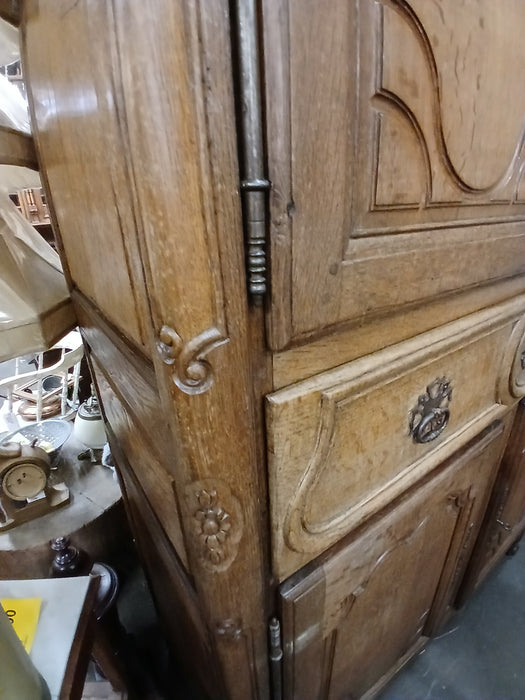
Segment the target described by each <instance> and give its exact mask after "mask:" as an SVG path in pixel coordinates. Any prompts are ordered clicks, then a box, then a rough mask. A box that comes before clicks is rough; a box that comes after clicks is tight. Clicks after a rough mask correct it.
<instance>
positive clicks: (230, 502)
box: [186, 479, 243, 571]
mask: <svg viewBox="0 0 525 700" xmlns="http://www.w3.org/2000/svg"><path fill="white" fill-rule="evenodd" d="M186 500H187V502H188V505H189V508H190V512H191V514H192V519H193V523H192V525H193V526H192V532H193V537H194V544H195V551H196V553H197V557H198V559H199V561H200V562H201V564H202V565H203V566H205V567H206V568H208V569H212V570H213V571H225V570H226V569H228V568H229V566H230V565H231V563H232V562H233V560H234V559H235V557H236V555H237V550H238V545H239V541H240V539H241V535H242V529H243V524H242V511H241V508H240V504H239V502H238V500H237V499H236V498H235V497H234V496H233V494H232V493H231V491H230V489H229V488H228V487H227V486H226V485H225V484H224V483H223V482H221V481H220V480H214V479H205V480H202V481H198V482H194V483H193V484H191V485H190V486H189V487H187V488H186Z"/></svg>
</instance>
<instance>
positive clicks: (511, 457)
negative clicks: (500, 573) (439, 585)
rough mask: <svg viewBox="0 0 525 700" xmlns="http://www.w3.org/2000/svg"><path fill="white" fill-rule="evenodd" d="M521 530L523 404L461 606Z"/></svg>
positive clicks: (524, 520) (524, 519)
mask: <svg viewBox="0 0 525 700" xmlns="http://www.w3.org/2000/svg"><path fill="white" fill-rule="evenodd" d="M524 530H525V401H522V402H521V403H520V404H519V405H518V407H517V412H516V417H515V420H514V423H513V425H512V432H511V435H510V438H509V440H508V442H507V446H506V448H505V453H504V455H503V459H502V462H501V467H500V470H499V472H498V476H497V478H496V483H495V485H494V489H493V491H492V496H491V499H490V502H489V505H488V507H487V512H486V514H485V518H484V521H483V525H482V526H481V530H480V533H479V537H478V540H477V542H476V546H475V547H474V551H473V554H472V558H471V560H470V563H469V566H468V570H467V573H466V575H465V579H464V581H463V584H462V587H461V590H460V594H459V602H460V603H462V602H463V601H464V600H465V599H466V598H467V597H468V596H469V595H470V594H471V593H472V592H473V591H474V590H475V589H476V588H477V586H478V585H479V584H480V583H481V582H482V581H483V580H484V579H485V577H486V576H487V575H488V574H489V572H490V571H491V570H492V569H493V568H494V566H495V565H496V564H497V563H498V561H499V560H500V559H501V558H502V557H503V555H504V554H505V552H507V551H508V550H509V549H510V547H511V546H512V545H513V544H514V543H515V542H516V540H518V539H519V538H520V537H521V536H522V534H523V531H524Z"/></svg>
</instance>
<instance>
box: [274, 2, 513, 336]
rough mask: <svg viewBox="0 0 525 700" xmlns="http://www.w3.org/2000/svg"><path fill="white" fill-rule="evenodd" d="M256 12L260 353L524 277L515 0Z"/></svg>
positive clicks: (284, 6)
mask: <svg viewBox="0 0 525 700" xmlns="http://www.w3.org/2000/svg"><path fill="white" fill-rule="evenodd" d="M262 6H263V36H264V42H265V45H266V46H267V47H268V48H269V49H271V50H266V51H265V52H264V57H265V89H266V109H267V143H268V154H269V159H268V160H269V164H268V168H269V178H270V180H271V182H272V192H271V240H272V243H271V245H272V250H271V256H272V301H271V321H270V326H271V337H272V343H273V347H274V348H282V347H285V346H286V344H287V343H289V342H290V341H294V340H295V341H297V340H300V339H301V338H303V339H304V338H310V337H312V335H316V334H318V333H319V332H320V331H321V330H322V329H323V328H328V327H330V328H333V327H334V326H336V325H338V324H341V323H342V322H348V321H350V320H352V319H358V318H362V317H363V316H367V315H372V314H376V313H377V312H381V313H383V314H384V313H386V312H395V311H401V309H404V308H407V307H409V306H410V307H413V305H414V304H417V303H420V302H423V301H426V302H428V301H430V300H433V299H437V298H439V297H442V296H443V295H444V294H449V293H452V292H454V291H455V290H458V289H460V288H470V289H473V288H474V287H476V286H477V285H480V284H482V283H486V282H487V281H492V282H495V281H496V280H498V279H500V280H502V279H504V278H508V277H510V276H513V275H516V274H517V273H523V271H524V269H525V253H524V251H525V244H524V240H523V238H524V236H525V232H524V230H523V226H522V224H521V223H520V221H522V220H523V218H524V215H525V181H524V180H523V177H522V174H523V172H524V169H523V163H524V150H523V143H524V141H523V137H524V126H523V124H524V116H525V92H524V91H523V89H522V85H521V81H522V75H523V72H524V71H525V47H524V44H523V40H522V37H523V31H524V29H525V11H524V8H523V3H522V2H521V0H509V1H508V2H507V3H506V4H505V12H502V11H501V7H500V6H499V4H498V3H494V2H492V0H465V1H464V2H461V3H458V2H457V0H440V2H439V3H437V2H428V1H427V0H408V1H406V0H377V1H376V2H372V1H371V0H357V1H356V2H347V1H346V0H334V1H333V2H330V3H319V2H315V1H313V0H263V2H262ZM494 56H497V60H494Z"/></svg>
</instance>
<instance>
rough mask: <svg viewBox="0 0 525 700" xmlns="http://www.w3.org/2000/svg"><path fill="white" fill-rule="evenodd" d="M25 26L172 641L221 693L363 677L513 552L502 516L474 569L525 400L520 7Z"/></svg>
mask: <svg viewBox="0 0 525 700" xmlns="http://www.w3.org/2000/svg"><path fill="white" fill-rule="evenodd" d="M2 11H3V12H4V15H5V16H7V17H8V18H9V19H10V20H11V21H13V16H12V13H11V12H7V10H2V8H1V7H0V12H2ZM6 12H7V15H6V14H5V13H6ZM20 27H21V35H22V43H23V63H24V75H25V76H26V77H27V82H28V85H27V88H28V95H29V98H30V108H31V118H32V124H33V129H34V140H35V144H36V147H37V153H38V157H39V160H40V165H41V172H42V177H43V182H44V186H45V190H46V199H47V201H48V204H49V208H50V216H51V220H52V222H53V227H54V230H55V233H56V236H57V240H58V247H59V248H60V251H61V255H62V259H63V262H64V267H65V272H66V276H67V279H68V283H69V285H70V288H71V291H72V297H73V300H74V303H75V307H76V311H77V316H78V320H79V324H80V327H81V331H82V335H83V339H84V343H85V345H86V354H87V357H88V359H89V362H90V366H91V369H92V372H93V375H94V380H95V383H96V387H97V392H98V394H99V397H100V400H101V405H102V410H103V413H104V418H105V420H106V423H107V426H108V434H109V435H110V441H111V443H112V446H113V450H114V452H115V455H116V456H117V461H118V468H119V470H120V477H121V482H122V486H123V491H124V497H125V502H126V503H127V507H128V514H129V517H130V521H131V523H132V526H133V528H134V531H135V534H136V539H137V542H138V545H139V547H140V550H141V552H142V556H143V559H144V561H145V565H146V568H147V570H148V575H149V578H150V581H151V585H152V589H153V592H154V595H155V597H156V600H157V605H158V609H159V612H160V613H161V619H162V622H163V624H164V625H165V627H166V629H167V632H168V637H169V639H170V640H171V642H170V643H171V646H172V648H173V649H174V650H176V652H177V653H179V654H181V655H183V657H184V660H185V666H186V667H187V668H188V669H189V670H190V671H191V673H192V675H193V677H194V679H195V680H196V682H197V684H198V685H200V686H201V689H202V692H203V693H204V694H205V695H206V697H209V698H212V699H213V700H219V699H220V700H225V699H226V698H227V699H228V700H248V699H250V700H251V699H252V698H253V699H254V700H267V699H268V698H269V697H270V696H271V695H273V698H274V699H275V700H280V699H281V697H284V699H285V700H305V699H306V698H310V697H312V698H314V697H315V698H343V697H359V696H361V695H363V694H364V695H366V694H368V695H371V694H373V693H374V692H375V691H374V688H377V687H379V685H380V684H381V683H382V682H383V681H384V679H385V678H386V677H387V676H388V675H389V674H391V673H392V672H393V670H395V669H396V668H397V667H398V666H399V665H400V664H401V663H403V661H404V660H406V659H407V658H408V657H409V656H410V654H411V653H413V652H414V650H415V649H417V648H419V646H420V645H421V644H423V643H424V641H425V640H426V639H427V638H428V636H429V635H430V634H433V633H434V632H435V631H436V630H437V629H438V628H439V625H440V624H441V623H442V621H443V620H444V619H446V617H447V616H448V615H449V614H451V613H452V610H453V606H454V604H455V601H456V600H457V596H458V591H459V590H460V587H461V586H462V587H461V591H462V592H463V593H464V592H466V591H468V590H469V586H470V588H472V586H473V585H475V583H476V582H477V581H478V580H481V578H482V575H484V573H483V572H484V571H485V570H486V569H487V570H488V567H489V566H491V565H492V563H493V562H494V561H496V559H497V557H498V556H499V552H500V551H501V548H503V547H504V546H505V545H506V539H505V538H503V539H502V540H501V542H500V541H499V540H498V542H497V543H495V544H487V542H490V543H494V542H495V541H494V539H493V534H491V533H493V532H494V530H493V529H492V530H491V527H493V526H489V525H488V524H487V523H488V522H489V521H488V520H486V521H485V524H484V525H483V527H482V529H481V534H480V536H479V539H478V544H477V545H476V552H475V554H474V556H473V558H472V563H471V564H469V562H468V560H469V558H470V554H471V552H472V548H473V547H474V543H475V541H476V537H477V534H478V530H479V529H480V524H481V522H482V520H483V517H484V511H485V508H486V505H487V503H488V502H489V498H491V500H490V505H489V507H488V511H487V512H488V513H489V515H488V516H487V518H489V517H492V516H490V514H491V513H492V514H493V515H494V513H495V514H496V516H497V518H496V519H501V520H502V522H505V523H511V521H512V522H513V523H514V522H515V523H516V525H514V527H515V528H516V530H519V529H520V528H521V527H522V521H521V520H520V518H521V515H520V514H519V513H521V500H520V499H521V495H520V496H518V495H517V494H518V492H519V493H521V491H520V487H518V486H516V490H514V486H513V484H515V483H516V484H517V482H518V481H520V479H521V475H520V472H519V468H517V467H516V468H514V467H512V468H511V467H510V466H508V465H507V462H505V461H504V465H503V470H502V471H501V473H500V474H501V475H500V477H499V478H498V481H497V482H496V484H497V485H496V489H495V491H494V493H493V494H492V496H491V492H492V485H493V481H494V478H495V474H496V470H497V468H498V463H499V459H500V456H501V453H502V450H503V448H504V447H505V444H506V442H507V437H508V433H509V430H510V426H511V422H512V420H513V415H514V413H513V412H514V407H515V406H516V404H517V403H518V402H519V400H520V399H521V398H522V397H523V396H524V395H525V369H524V368H525V361H524V359H523V358H524V353H525V319H524V314H525V233H524V231H525V229H524V226H523V222H524V220H525V186H524V183H523V174H524V173H525V151H524V146H523V143H524V135H523V123H524V115H525V96H524V95H525V93H524V92H523V90H522V86H521V83H520V81H521V76H522V75H523V72H524V70H525V49H524V47H523V41H522V37H523V31H524V29H525V15H524V12H523V3H522V2H521V0H508V3H507V6H506V8H505V12H501V9H500V8H499V7H498V6H497V3H494V2H491V1H490V0H465V1H464V2H457V1H456V0H440V1H439V2H434V3H430V2H426V1H425V0H357V1H356V2H348V1H347V0H333V1H331V2H329V3H327V2H320V1H315V0H236V1H234V2H229V1H228V0H216V1H215V2H205V1H204V0H155V2H153V1H152V0H148V1H147V2H144V0H141V1H140V2H139V0H113V2H111V3H100V2H95V1H94V0H78V1H77V2H71V1H70V0H38V1H37V0H25V1H24V2H23V3H22V11H21V16H20ZM517 420H518V423H517V424H516V425H517V426H519V425H521V424H522V421H523V418H522V412H521V409H520V413H519V417H518V419H517ZM520 421H521V422H520ZM518 432H519V427H516V428H515V429H514V434H515V435H516V434H517V433H518ZM515 439H517V440H518V441H519V438H514V437H513V438H512V440H511V442H510V443H509V448H508V450H511V451H512V450H514V451H515V454H517V453H516V450H517V449H518V448H515V447H512V445H515V444H518V443H517V442H515ZM520 444H521V443H520ZM507 454H508V453H507ZM513 460H514V462H516V463H518V462H519V460H521V457H520V458H519V460H518V459H517V457H515V458H513ZM514 462H513V464H514ZM520 464H521V462H520ZM506 465H507V466H506ZM505 483H508V484H512V486H509V490H508V498H507V495H506V494H507V491H506V489H507V486H505V485H503V484H505ZM502 489H503V491H502ZM502 493H503V494H505V498H506V499H507V500H506V505H503V506H502V503H503V500H502V499H503V496H502ZM511 494H512V495H511ZM514 494H516V495H514ZM500 511H501V512H500ZM497 532H498V533H499V532H500V530H498V531H497ZM494 547H495V549H494ZM491 548H492V549H491ZM496 550H497V552H498V554H496ZM492 551H493V552H494V555H493V554H492V553H489V554H487V552H492ZM467 569H468V571H469V573H468V574H467V578H466V579H465V584H463V585H462V583H461V582H462V578H463V574H464V572H465V570H467ZM469 582H470V583H469ZM463 593H461V594H460V597H461V595H462V594H463ZM274 617H275V618H277V622H273V623H272V625H271V629H272V634H271V643H270V646H269V644H268V623H269V621H270V619H271V618H274ZM279 623H280V625H281V628H282V638H281V639H280V638H279V634H278V628H279ZM281 678H282V679H283V682H282V683H281ZM348 694H350V695H348Z"/></svg>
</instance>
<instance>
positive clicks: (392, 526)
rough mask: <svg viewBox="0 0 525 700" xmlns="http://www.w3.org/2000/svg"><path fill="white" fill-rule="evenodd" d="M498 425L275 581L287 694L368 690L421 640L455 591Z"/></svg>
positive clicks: (494, 456) (303, 698) (497, 447)
mask: <svg viewBox="0 0 525 700" xmlns="http://www.w3.org/2000/svg"><path fill="white" fill-rule="evenodd" d="M505 433H506V431H505V424H504V422H500V421H498V422H496V423H494V424H493V425H491V426H490V427H489V428H487V430H485V431H484V432H483V433H482V434H481V435H480V436H478V438H477V439H476V440H475V441H473V442H472V443H470V444H469V445H467V446H466V447H465V448H464V449H463V450H462V451H461V452H460V453H457V454H456V455H455V456H454V457H453V458H451V459H450V460H447V462H446V463H444V464H442V465H441V466H440V467H439V468H438V469H437V470H436V471H434V472H433V474H432V475H430V476H429V478H427V479H426V481H424V482H422V483H420V484H419V485H418V486H417V487H416V488H414V489H412V490H411V491H410V492H408V493H406V494H405V495H404V496H403V497H401V498H399V499H397V500H396V501H395V502H394V503H392V504H391V506H390V507H389V508H388V509H387V510H385V511H383V512H382V513H380V514H378V515H377V516H376V517H375V518H374V519H373V520H371V521H369V522H368V523H367V524H365V525H364V526H363V527H361V528H360V529H359V530H358V531H356V532H355V533H352V534H351V535H350V536H348V537H347V538H345V539H344V540H343V541H341V542H340V543H338V544H337V545H336V546H335V547H333V548H332V549H331V550H329V551H328V552H326V553H325V554H324V555H322V556H321V557H319V558H318V559H317V560H316V561H314V562H312V563H311V564H309V565H308V566H306V567H305V568H304V569H302V570H301V571H299V572H297V573H296V574H294V575H293V576H292V577H290V578H289V579H288V580H287V581H285V582H284V583H283V584H282V585H281V587H280V604H281V619H282V627H283V648H284V669H283V683H284V697H285V698H286V700H292V699H293V700H309V699H310V698H312V699H313V698H316V699H321V698H322V699H324V698H330V699H331V698H334V699H335V698H338V699H342V698H345V699H346V700H349V699H352V698H360V697H362V696H364V695H365V694H366V695H368V694H369V693H370V694H373V693H374V692H376V691H377V690H378V689H379V687H381V685H382V684H383V683H385V682H386V681H387V680H388V679H389V678H390V676H391V675H393V673H394V672H395V671H396V670H397V669H398V668H399V667H400V665H401V664H402V663H403V662H404V661H406V660H407V659H408V658H409V657H410V656H411V655H412V654H413V653H415V652H416V651H417V650H418V649H419V648H420V647H421V646H422V645H423V644H424V642H425V640H426V638H427V637H428V635H429V634H431V633H432V632H433V631H434V630H435V629H436V627H437V626H438V625H439V624H440V622H441V621H442V619H443V618H444V616H445V615H446V613H447V610H448V609H449V607H450V606H451V601H452V600H453V599H454V597H455V594H456V591H457V588H458V586H459V583H460V581H461V577H462V574H463V571H464V569H465V566H466V564H467V561H468V558H469V555H470V551H471V549H472V546H473V544H474V540H475V537H476V534H477V532H478V530H479V524H480V522H481V519H482V517H483V513H484V510H485V507H486V503H487V500H488V495H489V492H490V489H491V486H492V482H493V480H494V474H495V472H496V469H497V465H498V463H499V460H500V457H501V452H502V449H503V445H504V438H505Z"/></svg>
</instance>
